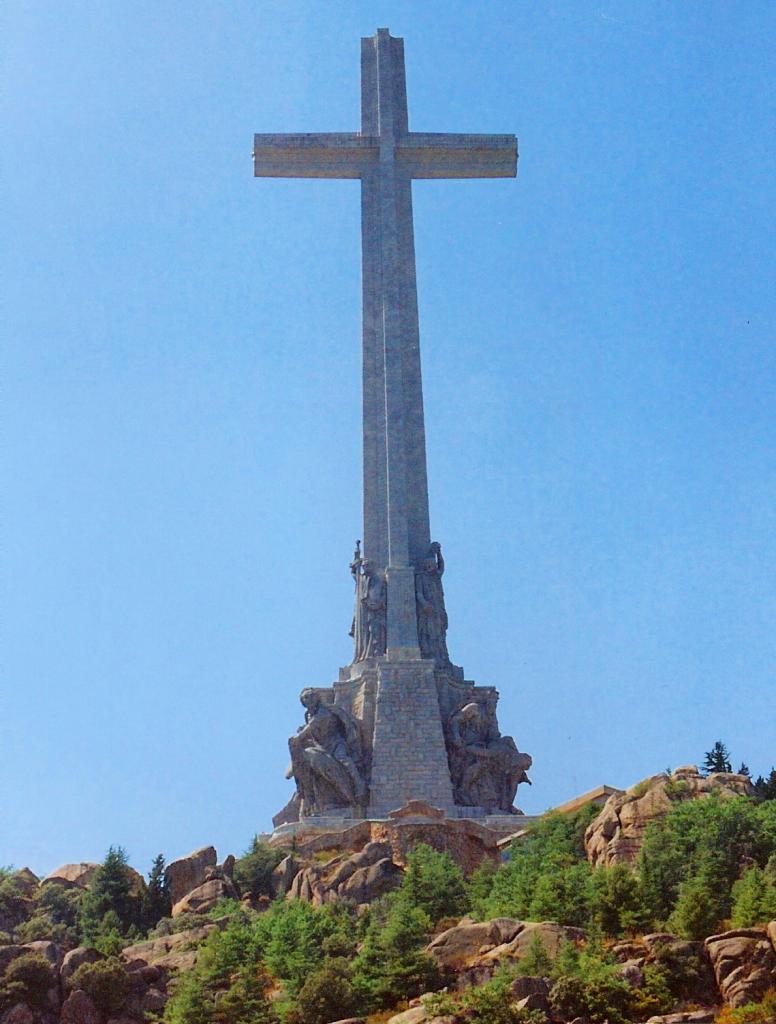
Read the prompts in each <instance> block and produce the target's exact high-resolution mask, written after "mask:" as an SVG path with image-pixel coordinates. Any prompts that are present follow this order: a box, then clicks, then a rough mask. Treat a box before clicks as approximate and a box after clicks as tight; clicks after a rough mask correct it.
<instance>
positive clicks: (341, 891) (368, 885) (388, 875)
mask: <svg viewBox="0 0 776 1024" xmlns="http://www.w3.org/2000/svg"><path fill="white" fill-rule="evenodd" d="M401 879H402V870H401V868H399V867H397V866H396V865H395V864H394V863H393V861H392V860H391V858H390V857H383V859H382V860H378V862H377V863H376V864H370V865H368V866H367V867H363V868H357V869H356V870H355V871H354V872H353V874H352V875H351V876H350V877H349V878H348V879H347V880H346V881H345V882H343V883H342V884H341V885H340V886H339V887H338V888H337V894H338V895H339V896H340V897H341V898H342V899H346V900H352V901H353V902H354V903H357V904H359V905H362V904H365V903H373V902H374V901H375V900H376V899H379V898H380V897H381V896H384V895H385V894H386V893H387V892H390V891H391V889H395V888H396V886H397V885H398V884H399V883H400V882H401Z"/></svg>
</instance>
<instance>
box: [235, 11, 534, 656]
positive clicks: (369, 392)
mask: <svg viewBox="0 0 776 1024" xmlns="http://www.w3.org/2000/svg"><path fill="white" fill-rule="evenodd" d="M253 160H254V174H255V175H256V177H283V178H357V179H360V180H361V243H362V292H363V374H362V382H363V472H364V530H363V537H364V557H365V558H368V559H369V560H370V561H371V562H372V563H373V564H374V565H375V566H378V567H379V569H380V571H381V572H382V571H384V572H385V573H386V577H387V586H388V622H387V646H388V652H389V653H390V652H391V651H394V652H397V653H398V652H401V651H404V652H407V653H409V654H412V653H413V652H417V651H418V649H419V647H418V628H417V621H416V611H415V582H414V575H415V570H416V568H418V567H419V566H420V565H421V564H422V562H423V560H424V559H426V558H427V556H428V554H429V546H430V543H431V533H430V527H429V508H428V482H427V472H426V441H425V425H424V417H423V389H422V380H421V366H420V342H419V329H418V306H417V285H416V277H415V243H414V231H413V223H412V191H411V188H412V186H411V183H412V179H413V178H506V177H514V176H515V174H516V173H517V140H516V139H515V136H514V135H456V134H447V133H433V132H411V131H410V130H409V123H408V116H407V85H406V76H405V71H404V40H403V39H398V38H395V37H393V36H391V34H390V32H389V31H388V29H382V28H381V29H378V30H377V33H376V35H374V36H372V37H369V38H366V39H362V40H361V131H360V132H350V133H348V132H334V133H304V134H292V135H288V134H283V135H266V134H264V135H256V136H255V137H254V149H253Z"/></svg>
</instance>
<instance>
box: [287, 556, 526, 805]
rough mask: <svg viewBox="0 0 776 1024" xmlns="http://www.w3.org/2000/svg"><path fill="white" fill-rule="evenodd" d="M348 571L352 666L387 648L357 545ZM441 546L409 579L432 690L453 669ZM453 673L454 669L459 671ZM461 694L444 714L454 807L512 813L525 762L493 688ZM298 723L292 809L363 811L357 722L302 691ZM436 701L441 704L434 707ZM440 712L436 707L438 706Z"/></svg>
mask: <svg viewBox="0 0 776 1024" xmlns="http://www.w3.org/2000/svg"><path fill="white" fill-rule="evenodd" d="M350 571H351V573H352V574H353V579H354V582H355V591H356V595H355V612H354V615H353V623H352V626H351V630H350V635H351V636H352V637H353V642H354V655H353V662H354V664H355V663H358V662H363V661H367V660H368V659H370V658H379V657H381V656H382V655H384V654H385V650H386V606H387V585H386V580H385V576H384V574H383V573H382V572H381V571H379V570H378V569H377V568H376V567H375V566H374V564H373V563H372V562H370V561H369V559H366V558H362V557H361V549H360V543H359V542H356V550H355V553H354V556H353V561H352V562H351V564H350ZM444 571H445V563H444V559H443V557H442V549H441V546H440V545H439V544H438V543H436V542H434V543H433V544H432V545H431V547H430V549H429V554H428V557H427V558H425V559H424V560H423V562H422V563H421V564H420V565H419V566H418V568H417V570H416V574H415V597H416V610H417V617H418V642H419V646H420V651H421V656H422V657H423V658H433V659H434V665H435V670H436V675H437V679H438V685H441V686H444V685H446V682H447V681H448V673H449V672H451V671H452V665H451V663H450V658H449V655H448V651H447V612H446V610H445V598H444V591H443V589H442V575H443V573H444ZM459 671H460V670H459ZM462 692H465V697H464V699H462V700H459V701H458V703H457V705H454V706H453V708H454V709H453V710H452V713H449V714H448V715H447V716H446V719H445V716H444V715H443V716H442V717H443V722H442V724H443V728H444V734H445V742H446V745H447V755H448V763H449V768H450V775H451V779H452V783H453V793H454V799H455V803H456V804H457V805H459V806H462V807H473V808H479V809H481V811H484V812H485V813H486V814H510V813H514V810H515V808H514V799H515V794H516V792H517V787H518V785H519V784H520V783H521V782H529V783H530V779H529V778H528V776H527V774H526V772H527V770H528V768H530V766H531V757H530V755H528V754H524V753H521V752H520V751H519V750H518V749H517V746H516V745H515V741H514V740H513V739H512V737H511V736H502V735H501V733H500V731H499V728H498V720H497V717H496V704H497V702H498V693H497V692H496V690H495V689H494V688H493V687H474V686H471V685H469V686H468V687H464V688H463V691H462ZM300 699H301V702H302V705H303V706H304V709H305V721H304V725H303V726H301V728H300V729H299V731H298V732H297V733H296V735H295V736H292V737H291V739H290V740H289V749H290V752H291V767H290V768H289V771H288V777H292V776H293V778H294V780H295V781H296V785H297V801H298V805H299V806H298V812H299V814H300V816H301V817H309V816H311V815H316V814H324V813H326V812H327V811H328V812H339V813H342V814H346V815H347V816H352V815H354V814H357V813H359V814H363V813H365V811H366V806H367V804H368V796H369V740H368V737H366V736H365V735H364V729H363V725H362V722H361V721H360V719H359V718H357V717H356V716H355V715H354V714H353V713H352V712H351V711H349V710H348V709H347V708H345V707H341V706H339V705H337V704H335V703H334V691H333V690H331V689H327V688H320V689H314V688H308V689H306V690H303V691H302V694H301V697H300ZM442 703H443V702H441V701H440V705H441V704H442ZM440 714H442V712H441V708H440Z"/></svg>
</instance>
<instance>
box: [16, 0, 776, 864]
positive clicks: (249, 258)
mask: <svg viewBox="0 0 776 1024" xmlns="http://www.w3.org/2000/svg"><path fill="white" fill-rule="evenodd" d="M2 18H3V24H2V37H3V43H2V50H3V53H2V74H3V76H4V79H5V81H4V83H3V95H4V99H3V107H4V111H3V113H4V120H5V123H6V137H5V144H4V146H3V153H2V161H3V173H4V176H5V182H6V203H5V229H6V243H7V244H6V250H5V252H6V260H5V267H4V270H3V279H4V285H5V289H6V293H7V299H6V309H5V312H6V323H7V325H8V328H7V336H6V343H5V346H4V349H5V352H4V366H3V378H4V391H5V396H4V397H5V411H4V427H3V433H4V441H3V455H4V476H5V484H4V491H5V508H4V531H5V538H4V549H5V552H4V553H5V566H4V614H3V620H4V622H3V628H4V640H3V657H2V661H3V683H2V697H1V700H2V704H1V705H0V742H1V743H2V751H3V753H2V760H3V781H2V786H1V787H0V863H15V864H16V865H17V866H18V865H22V864H29V865H30V866H31V867H32V868H33V869H34V870H36V871H47V870H50V869H51V868H53V867H55V866H56V865H57V864H58V863H61V862H63V861H68V860H70V861H72V860H81V859H83V860H92V859H100V858H101V857H102V855H103V854H104V852H105V850H106V848H107V847H108V845H109V844H111V843H120V844H122V845H124V846H125V847H127V849H128V850H129V853H130V856H131V860H132V862H133V863H134V864H135V865H137V866H138V867H139V868H140V869H142V870H145V869H147V867H148V864H149V862H150V859H151V858H152V856H153V855H154V854H156V853H157V852H159V851H163V852H164V853H165V854H166V855H167V856H168V857H169V858H172V857H175V856H178V855H181V854H184V853H186V852H188V851H189V850H190V849H192V848H194V847H197V846H200V845H203V844H205V843H211V842H212V843H215V844H216V846H217V847H218V849H219V853H220V854H222V855H225V854H227V853H229V852H231V851H233V852H235V853H239V852H241V850H242V849H244V848H245V846H246V845H247V844H248V842H249V840H250V837H251V835H252V834H253V833H254V832H256V831H262V830H265V829H266V828H267V827H268V826H269V823H270V818H271V815H272V814H273V813H274V812H275V811H277V810H278V809H279V808H280V807H281V806H282V805H283V804H284V803H285V801H286V799H287V797H288V795H289V794H290V784H289V783H287V782H285V781H284V779H283V774H284V770H285V767H286V763H287V748H286V738H287V736H288V735H289V734H290V733H291V732H293V731H294V729H295V728H296V726H297V725H298V723H299V721H300V711H301V708H300V706H299V704H298V693H299V691H300V689H301V688H302V687H303V686H309V685H327V684H330V683H331V682H332V681H333V679H334V678H335V676H336V673H337V670H338V667H339V666H340V665H342V664H345V663H346V662H347V661H348V660H349V656H350V646H349V643H350V642H349V639H348V636H347V630H348V627H349V624H350V617H351V607H352V592H351V580H350V575H349V573H348V568H347V566H348V561H349V559H350V556H351V552H352V549H353V541H354V538H355V537H357V536H360V532H361V527H360V521H359V516H360V501H361V496H360V486H361V485H360V478H359V470H360V438H359V417H360V405H359V403H360V396H359V383H360V367H359V359H360V354H359V347H360V280H359V273H360V253H359V200H358V185H357V183H355V182H332V181H319V182H316V181H296V182H295V181H272V180H254V179H253V178H252V176H251V161H250V151H251V142H252V133H253V132H254V131H264V132H269V131H323V130H332V131H347V130H355V129H357V128H358V124H359V79H358V76H359V37H360V36H362V35H371V34H372V33H373V32H374V31H375V29H376V28H377V27H378V26H386V25H387V26H389V27H390V29H391V31H392V32H393V34H394V35H401V36H404V37H405V40H406V52H407V73H408V88H409V103H410V121H411V127H413V128H415V129H418V130H427V131H474V132H512V131H514V132H516V133H517V135H518V137H519V140H520V151H521V160H520V170H519V176H518V178H517V181H512V180H505V181H484V182H446V181H435V182H421V183H419V184H417V185H416V186H415V221H416V240H417V251H418V276H419V286H420V311H421V339H422V349H423V360H424V374H425V386H426V413H427V430H428V439H429V466H430V483H431V501H432V523H433V533H434V536H435V537H436V538H437V539H438V540H440V541H441V542H442V544H443V547H444V550H445V554H446V556H447V566H448V571H447V574H446V576H445V583H446V588H447V602H448V610H449V613H450V622H451V626H450V633H449V645H450V650H451V654H452V656H453V659H454V660H455V661H456V662H458V663H459V664H462V665H464V667H465V669H466V672H467V676H468V677H469V678H473V679H476V680H477V681H478V682H480V683H482V684H491V685H496V686H497V687H498V688H499V690H500V691H501V694H502V699H501V705H500V715H501V725H502V729H503V731H504V732H509V733H511V734H513V735H514V736H515V738H516V739H517V742H518V744H519V745H520V747H521V749H525V750H528V751H529V752H531V753H532V754H533V756H534V760H535V767H534V770H533V772H532V775H533V779H534V787H533V789H532V790H528V791H527V792H525V789H526V787H523V788H522V789H521V793H520V801H519V802H520V803H521V804H522V806H523V807H524V808H525V809H526V810H528V811H541V810H543V809H544V808H546V807H548V806H550V805H552V804H555V803H559V802H561V801H562V800H564V799H567V798H569V797H572V796H574V795H576V794H577V793H579V792H582V791H584V790H586V789H589V788H591V787H593V786H595V785H597V784H599V783H601V782H606V783H610V784H614V785H627V784H630V783H632V782H634V781H635V780H636V779H638V778H640V777H642V776H644V775H647V774H650V773H653V772H656V771H660V770H662V769H663V768H665V767H666V766H669V765H671V766H677V765H679V764H684V763H687V762H693V761H697V760H698V759H699V758H700V757H702V755H703V751H704V750H706V749H708V748H709V747H710V746H711V744H712V743H713V741H714V740H715V739H717V738H718V737H719V738H722V739H724V740H725V741H726V742H727V743H728V745H729V746H730V747H731V749H732V751H733V755H734V758H735V759H736V762H737V763H738V761H740V760H741V759H742V758H743V759H745V760H746V761H747V762H748V763H749V764H750V766H751V767H752V769H753V770H754V771H755V772H757V771H766V770H768V769H770V767H771V765H772V764H773V763H774V762H776V696H775V695H776V686H775V680H774V672H775V670H774V666H775V665H776V626H775V623H776V593H775V591H774V581H775V579H776V443H775V442H776V352H775V350H774V335H775V334H776V331H775V329H774V328H775V327H776V289H775V288H774V281H773V255H774V253H773V239H774V193H773V180H774V170H775V168H774V153H776V138H775V137H774V135H775V134H776V133H775V132H774V114H773V110H774V108H773V88H774V73H773V72H774V51H773V48H772V40H773V31H774V28H775V27H776V25H775V24H774V22H776V7H774V5H773V4H771V3H762V2H756V0H747V2H732V0H726V2H722V0H719V2H710V3H704V4H693V3H673V2H671V3H669V2H665V3H662V2H660V3H648V2H645V3H635V2H628V3H623V2H615V0H592V2H589V3H588V2H553V3H549V2H548V3H533V2H531V3H528V2H525V3H523V2H508V3H498V2H490V3H485V2H483V3H467V2H460V0H459V2H450V0H445V2H436V0H426V2H423V3H409V2H392V0H386V2H368V0H367V2H355V0H353V2H341V0H338V2H325V3H324V2H316V3H312V2H300V0H296V2H295V0H283V2H267V0H253V2H247V0H233V2H230V3H217V2H198V0H187V2H186V3H184V2H182V0H175V2H172V0H167V2H165V0H162V2H159V0H154V2H153V3H151V2H147V0H130V2H128V3H127V2H123V3H120V2H118V0H115V2H114V0H109V2H106V3H97V4H95V3H89V2H86V0H78V2H75V0H56V2H53V0H48V2H42V3H30V2H22V0H9V2H8V3H7V4H6V5H5V7H4V11H3V15H2ZM736 766H737V764H736Z"/></svg>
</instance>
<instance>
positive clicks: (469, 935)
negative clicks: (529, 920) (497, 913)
mask: <svg viewBox="0 0 776 1024" xmlns="http://www.w3.org/2000/svg"><path fill="white" fill-rule="evenodd" d="M523 927H524V923H523V922H522V921H516V920H515V919H514V918H511V917H496V918H494V919H493V920H492V921H472V920H471V919H470V918H464V919H463V921H461V922H459V924H457V925H455V926H454V927H452V928H448V929H447V931H444V932H442V933H441V934H439V935H437V937H436V938H435V939H433V940H432V942H431V943H430V944H429V946H428V947H427V952H428V953H430V954H431V956H433V958H434V959H435V960H436V962H437V963H438V964H439V965H440V966H441V967H449V968H451V969H452V970H461V969H462V968H464V967H468V966H470V965H471V964H472V963H473V961H474V960H476V959H477V958H479V957H481V956H482V955H483V954H484V953H486V952H488V951H489V950H491V949H494V948H495V947H496V946H501V945H503V944H504V943H507V942H511V941H512V939H514V938H515V936H516V935H517V934H518V932H519V931H520V929H521V928H523Z"/></svg>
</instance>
